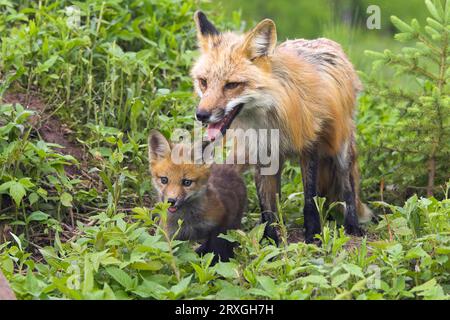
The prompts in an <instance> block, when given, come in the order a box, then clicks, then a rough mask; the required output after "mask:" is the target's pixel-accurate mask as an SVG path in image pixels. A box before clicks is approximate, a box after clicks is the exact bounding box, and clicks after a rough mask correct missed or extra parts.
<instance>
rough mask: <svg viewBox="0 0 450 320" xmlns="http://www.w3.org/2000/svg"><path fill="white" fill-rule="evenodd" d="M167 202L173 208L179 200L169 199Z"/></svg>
mask: <svg viewBox="0 0 450 320" xmlns="http://www.w3.org/2000/svg"><path fill="white" fill-rule="evenodd" d="M167 202H168V203H169V204H170V205H171V206H172V207H173V206H174V205H175V203H177V199H175V198H169V199H167Z"/></svg>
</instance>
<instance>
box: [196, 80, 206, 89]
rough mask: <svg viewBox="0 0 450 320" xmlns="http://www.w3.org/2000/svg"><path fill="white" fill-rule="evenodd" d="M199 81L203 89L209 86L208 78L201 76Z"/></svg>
mask: <svg viewBox="0 0 450 320" xmlns="http://www.w3.org/2000/svg"><path fill="white" fill-rule="evenodd" d="M198 81H199V82H200V86H201V87H202V88H203V89H206V88H207V87H208V81H206V79H204V78H200V79H198Z"/></svg>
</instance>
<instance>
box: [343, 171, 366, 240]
mask: <svg viewBox="0 0 450 320" xmlns="http://www.w3.org/2000/svg"><path fill="white" fill-rule="evenodd" d="M345 177H346V178H347V181H345V183H344V201H345V208H346V209H345V220H344V228H345V232H346V233H348V234H351V235H354V236H359V237H360V236H363V235H364V231H363V230H362V229H361V227H360V226H359V222H358V215H357V213H356V194H355V182H354V180H353V179H354V178H353V175H352V173H351V172H350V170H348V172H346V174H345Z"/></svg>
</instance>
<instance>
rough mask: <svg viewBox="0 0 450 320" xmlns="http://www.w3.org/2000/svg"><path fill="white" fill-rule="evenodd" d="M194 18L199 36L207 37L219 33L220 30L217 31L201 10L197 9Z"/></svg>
mask: <svg viewBox="0 0 450 320" xmlns="http://www.w3.org/2000/svg"><path fill="white" fill-rule="evenodd" d="M194 20H195V25H196V26H197V32H198V35H199V36H202V37H206V36H216V35H218V34H219V31H217V29H216V27H214V25H213V24H212V23H211V21H209V20H208V18H207V17H206V15H205V14H204V13H203V12H201V11H200V10H197V11H196V12H195V13H194Z"/></svg>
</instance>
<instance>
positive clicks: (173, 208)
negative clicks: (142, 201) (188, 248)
mask: <svg viewBox="0 0 450 320" xmlns="http://www.w3.org/2000/svg"><path fill="white" fill-rule="evenodd" d="M148 141H149V143H148V150H149V160H150V172H151V174H152V178H153V185H154V187H155V188H156V190H157V191H158V195H159V200H160V201H167V202H168V203H170V207H169V208H168V213H167V225H166V226H165V227H166V230H167V231H168V233H169V235H170V236H171V237H172V236H174V235H175V234H176V233H177V232H178V233H177V235H176V237H177V239H180V240H200V241H203V243H202V245H201V246H200V247H199V248H198V249H197V252H198V253H200V254H204V253H207V252H213V253H214V254H215V257H214V260H213V262H214V263H215V262H216V261H217V260H218V259H219V258H220V259H221V260H222V261H227V260H228V259H229V258H230V257H232V255H233V247H234V245H233V244H232V243H231V242H229V241H227V240H225V239H222V238H219V237H218V235H219V234H220V233H225V232H226V231H227V230H230V229H238V228H239V227H240V226H241V219H242V215H243V213H244V211H245V209H246V205H247V189H246V187H245V184H244V181H243V180H242V178H241V177H240V175H239V173H238V172H237V171H236V170H235V168H234V167H233V166H230V165H219V164H211V165H210V164H196V163H194V161H186V162H183V163H176V162H174V161H173V160H172V155H171V154H172V150H173V148H175V147H178V149H180V150H182V151H183V152H186V153H189V152H190V150H188V148H190V146H189V145H181V144H179V145H175V146H171V145H170V144H169V142H168V141H167V139H166V138H165V137H164V136H163V135H162V134H161V133H159V132H158V131H156V130H152V132H151V133H150V136H149V140H148ZM180 219H181V220H183V224H182V225H181V227H180V229H179V230H178V228H179V226H178V220H180Z"/></svg>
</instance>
